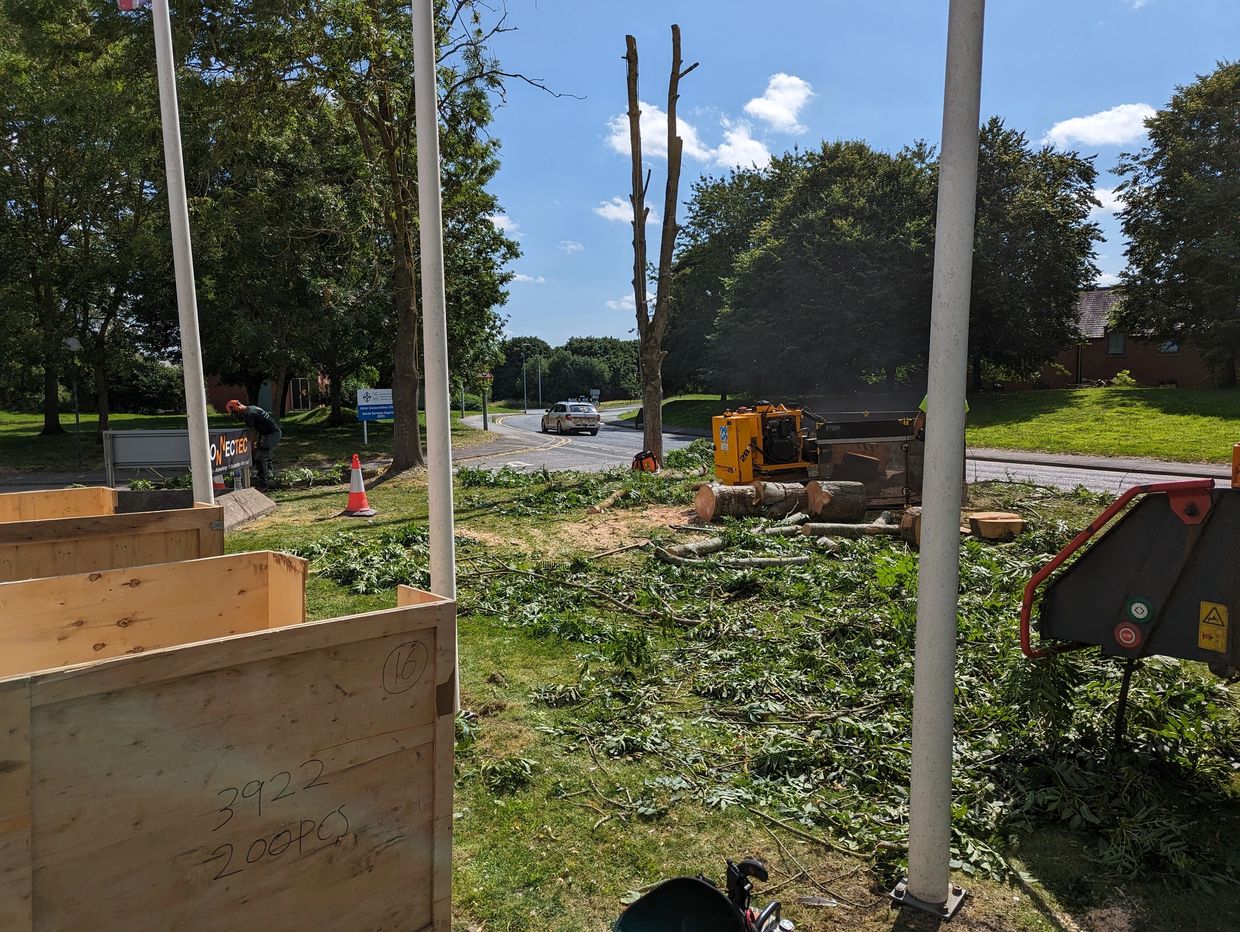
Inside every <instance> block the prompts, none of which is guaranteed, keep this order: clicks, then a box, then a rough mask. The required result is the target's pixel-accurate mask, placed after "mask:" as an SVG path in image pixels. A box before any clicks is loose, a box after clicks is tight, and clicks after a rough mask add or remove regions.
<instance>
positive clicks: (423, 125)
mask: <svg viewBox="0 0 1240 932" xmlns="http://www.w3.org/2000/svg"><path fill="white" fill-rule="evenodd" d="M436 61H437V59H436V51H435V14H434V2H433V0H414V3H413V62H414V65H413V96H414V132H415V133H417V139H418V218H419V224H418V225H419V227H420V232H421V240H420V243H421V247H422V269H421V271H422V346H423V354H424V363H425V377H426V458H427V468H428V475H427V481H428V484H429V490H428V495H429V498H430V529H431V589H432V590H434V591H435V592H436V593H437V594H439V595H443V596H447V597H449V598H452V599H455V598H456V544H455V541H454V540H453V520H452V434H451V428H450V426H449V423H448V407H449V405H450V404H451V400H450V396H449V386H448V312H447V304H446V301H445V296H444V279H443V206H442V203H441V200H440V190H439V184H440V181H439V99H438V94H437V90H436V83H437V82H436ZM458 668H459V665H458ZM457 688H458V696H459V689H460V684H459V677H458V686H457ZM458 701H459V700H458Z"/></svg>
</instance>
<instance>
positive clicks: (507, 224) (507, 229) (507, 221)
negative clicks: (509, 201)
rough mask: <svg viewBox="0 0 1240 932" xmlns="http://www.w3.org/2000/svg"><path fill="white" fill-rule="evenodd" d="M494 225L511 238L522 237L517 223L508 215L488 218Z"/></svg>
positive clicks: (494, 215)
mask: <svg viewBox="0 0 1240 932" xmlns="http://www.w3.org/2000/svg"><path fill="white" fill-rule="evenodd" d="M487 219H488V220H490V221H491V222H492V223H493V224H495V229H497V230H499V231H500V232H501V233H507V234H508V235H509V236H520V235H521V231H520V229H519V228H518V226H517V221H515V220H513V219H512V218H511V217H509V216H508V215H507V214H491V215H490V216H489V217H487Z"/></svg>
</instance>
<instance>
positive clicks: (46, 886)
mask: <svg viewBox="0 0 1240 932" xmlns="http://www.w3.org/2000/svg"><path fill="white" fill-rule="evenodd" d="M284 559H288V558H284ZM269 575H270V578H275V574H274V572H273V573H271V574H269ZM171 613H172V614H175V609H173V610H172V612H171ZM454 642H455V619H454V606H453V603H451V602H449V601H445V600H439V601H438V602H424V603H422V604H419V605H413V606H406V607H398V608H395V609H389V610H387V611H382V612H373V613H369V614H365V615H356V616H350V617H348V618H340V619H332V620H329V621H323V622H313V623H309V624H303V625H296V626H293V627H289V628H283V629H273V630H265V631H262V632H256V633H253V634H246V635H240V636H236V637H231V638H227V639H222V640H217V641H210V642H205V643H201V644H194V645H189V646H181V647H175V648H168V649H165V650H160V651H153V652H149V653H143V654H138V655H129V656H125V657H120V658H115V659H111V660H105V661H101V662H98V663H94V664H90V665H87V666H84V667H77V668H74V669H71V670H64V671H56V672H51V673H47V674H40V675H36V676H33V677H28V678H17V679H11V680H9V681H0V715H3V714H4V712H3V710H4V708H5V706H4V704H3V697H4V696H5V695H6V693H5V690H6V689H8V690H14V689H16V690H17V692H16V693H14V695H17V696H18V700H17V701H16V703H15V705H16V706H17V708H18V711H21V709H22V707H23V703H24V704H25V705H24V708H25V709H27V710H28V719H29V735H30V738H29V742H28V743H29V747H30V749H31V752H32V753H31V755H30V760H31V761H32V764H31V767H30V768H29V772H30V773H31V774H32V779H31V780H30V781H29V809H30V813H31V818H32V820H33V821H32V825H33V828H32V829H31V838H32V859H31V861H30V863H31V864H32V870H31V871H30V872H29V875H30V885H31V890H32V897H31V899H30V902H31V903H32V908H31V917H32V918H31V919H30V920H29V922H24V921H22V917H21V916H18V917H17V919H16V921H15V923H7V922H5V923H0V927H3V928H6V929H8V928H15V929H20V930H22V932H27V930H29V932H68V930H71V929H72V930H77V929H100V930H103V929H117V930H119V929H124V930H126V932H146V930H151V932H154V930H161V932H162V930H166V929H169V928H183V929H187V930H189V929H192V930H194V932H198V930H203V932H214V930H220V932H223V930H237V929H258V928H262V929H267V930H273V932H283V930H289V932H292V930H295V929H296V930H301V929H305V928H322V929H367V930H391V932H397V930H400V932H405V930H421V929H427V928H434V929H442V930H445V932H446V930H448V929H449V928H450V922H451V912H450V887H449V886H448V883H449V880H450V874H449V873H448V871H450V864H451V777H452V737H453V724H452V715H451V712H450V711H449V712H448V713H447V714H445V713H444V712H443V711H442V708H441V701H440V697H441V695H442V694H443V691H444V687H445V686H446V685H449V681H450V678H451V671H450V670H448V671H445V670H444V669H442V668H441V666H440V663H439V658H440V657H442V656H444V652H443V650H442V649H441V646H442V645H443V644H444V643H447V644H450V645H451V644H454ZM448 656H451V651H450V650H449V653H448ZM23 687H24V689H23ZM20 797H21V793H20V790H19V791H14V790H13V789H12V788H11V787H10V786H9V785H7V784H6V783H5V782H4V781H3V780H2V779H0V812H3V813H7V812H9V811H11V810H12V809H13V808H14V806H15V805H16V807H17V808H19V809H20V808H21V807H22V805H24V804H23V803H22V802H21V800H20ZM3 824H4V823H0V826H2V825H3ZM5 838H6V836H5V835H0V858H2V857H3V853H4V852H5V850H6V849H5V848H4V847H2V846H3V844H4V841H5ZM17 860H18V861H20V858H18V859H17ZM5 863H6V862H4V861H3V860H0V869H2V868H3V866H4V864H5ZM4 876H5V875H3V874H0V878H3V877H4ZM0 882H3V881H2V880H0ZM6 892H7V891H6ZM5 918H7V917H5Z"/></svg>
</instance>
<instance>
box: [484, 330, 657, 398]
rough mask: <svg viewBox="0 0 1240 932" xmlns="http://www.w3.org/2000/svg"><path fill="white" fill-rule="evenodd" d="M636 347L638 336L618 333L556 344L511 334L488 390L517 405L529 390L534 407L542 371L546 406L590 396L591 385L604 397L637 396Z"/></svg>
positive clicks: (501, 352)
mask: <svg viewBox="0 0 1240 932" xmlns="http://www.w3.org/2000/svg"><path fill="white" fill-rule="evenodd" d="M637 351H638V342H637V340H620V339H617V338H616V337H570V338H569V339H568V340H567V341H566V342H565V343H564V345H563V346H557V347H552V346H551V344H549V343H547V342H546V341H545V340H542V339H539V338H538V337H513V338H512V339H509V340H506V341H504V342H503V343H502V344H500V348H499V358H500V360H501V361H500V363H499V364H498V365H497V366H496V367H495V369H494V372H493V376H494V380H493V381H492V383H491V393H492V395H493V396H494V397H495V398H496V399H500V400H506V401H510V402H513V403H515V404H516V405H518V406H520V405H521V404H522V402H523V399H524V398H525V397H526V392H527V390H528V398H529V403H530V407H531V408H532V407H534V406H536V405H537V404H538V384H539V376H540V374H541V377H542V400H543V403H544V406H550V405H552V404H555V402H557V401H563V400H564V399H565V398H575V397H577V396H579V395H588V394H589V392H590V390H591V389H595V388H597V389H598V390H599V393H600V396H599V397H600V398H601V400H603V401H609V400H613V399H617V398H637V397H638V396H639V395H640V394H641V379H640V377H639V375H638V352H637Z"/></svg>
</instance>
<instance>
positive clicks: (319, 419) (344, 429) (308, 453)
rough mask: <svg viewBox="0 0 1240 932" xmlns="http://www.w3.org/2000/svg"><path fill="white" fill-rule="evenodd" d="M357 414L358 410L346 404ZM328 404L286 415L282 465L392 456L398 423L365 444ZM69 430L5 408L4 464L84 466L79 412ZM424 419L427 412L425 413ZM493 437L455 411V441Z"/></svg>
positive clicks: (115, 423)
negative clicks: (49, 428)
mask: <svg viewBox="0 0 1240 932" xmlns="http://www.w3.org/2000/svg"><path fill="white" fill-rule="evenodd" d="M345 413H346V416H348V417H350V418H351V417H352V416H353V411H352V410H351V409H347V410H346V412H345ZM327 415H328V409H326V408H316V409H314V410H312V411H305V412H301V413H298V414H290V415H288V416H286V417H284V418H281V419H280V426H281V428H282V430H283V432H284V437H283V440H282V441H281V443H280V446H279V448H278V449H277V451H276V467H277V468H278V469H287V468H290V467H293V466H310V467H322V466H331V465H334V464H336V463H341V462H347V461H348V459H349V457H350V456H351V455H352V454H354V453H360V454H361V455H362V458H363V459H369V458H379V457H385V456H391V453H392V424H391V422H390V421H375V422H372V423H371V425H370V443H369V445H368V446H365V447H363V446H362V425H361V424H360V423H359V422H357V421H353V420H350V421H349V422H348V423H346V424H343V425H339V426H333V425H330V424H328V423H327ZM61 424H62V425H63V426H64V428H65V433H63V434H57V435H55V436H49V437H44V436H42V435H40V433H39V431H40V430H42V428H43V417H42V415H40V414H28V413H24V412H22V413H17V412H11V411H0V469H21V470H63V471H75V470H77V468H78V450H79V446H78V437H79V435H78V434H76V433H75V431H74V423H73V416H72V414H70V415H69V416H68V417H64V416H63V415H62V417H61ZM422 424H423V426H425V424H426V417H425V413H424V412H423V413H422ZM209 425H210V426H211V427H213V428H214V427H237V426H239V422H237V421H235V420H233V419H232V418H230V417H228V416H227V415H221V414H217V415H212V416H211V417H210V418H209ZM108 426H109V429H111V430H175V429H182V430H184V428H185V418H184V416H179V415H147V414H113V415H112V416H111V418H110V419H109V425H108ZM97 428H98V418H96V416H95V415H94V414H83V415H82V427H81V434H80V437H81V446H80V449H81V457H82V468H83V469H86V470H101V469H103V447H102V446H101V445H100V443H99V441H98V435H97V433H96V432H97ZM488 439H490V438H489V437H488V435H487V434H485V433H483V432H482V431H480V430H474V429H473V428H471V427H466V426H465V425H464V424H463V423H462V422H461V419H460V417H459V416H457V415H453V417H452V443H453V445H454V446H458V447H464V446H472V445H473V444H477V443H483V442H485V441H486V440H488Z"/></svg>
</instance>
